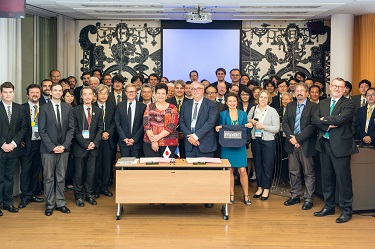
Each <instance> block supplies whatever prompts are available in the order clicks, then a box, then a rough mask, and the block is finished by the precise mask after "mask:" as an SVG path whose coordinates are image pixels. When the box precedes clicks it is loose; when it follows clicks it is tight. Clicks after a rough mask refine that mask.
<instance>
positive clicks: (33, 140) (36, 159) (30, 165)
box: [18, 84, 44, 208]
mask: <svg viewBox="0 0 375 249" xmlns="http://www.w3.org/2000/svg"><path fill="white" fill-rule="evenodd" d="M26 94H27V97H28V101H27V102H26V103H24V104H23V108H24V117H25V118H26V125H27V130H26V134H25V137H24V139H23V142H22V143H21V145H22V156H21V175H20V187H21V194H20V199H21V201H20V203H19V204H18V208H25V207H26V206H27V204H28V203H29V202H44V199H43V198H38V197H37V196H36V195H35V192H36V190H37V188H38V178H39V172H40V169H41V168H42V158H41V157H40V136H39V132H38V116H39V110H40V104H39V100H40V95H41V89H40V86H39V85H36V84H31V85H29V86H28V87H27V88H26Z"/></svg>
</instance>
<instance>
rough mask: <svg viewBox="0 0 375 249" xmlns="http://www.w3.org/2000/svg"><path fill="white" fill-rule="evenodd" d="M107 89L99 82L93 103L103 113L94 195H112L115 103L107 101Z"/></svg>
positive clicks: (115, 148)
mask: <svg viewBox="0 0 375 249" xmlns="http://www.w3.org/2000/svg"><path fill="white" fill-rule="evenodd" d="M108 94H109V89H108V87H107V86H106V85H104V84H100V85H99V86H98V87H97V88H96V95H97V102H95V103H94V104H93V105H95V106H98V107H99V109H100V110H101V112H102V115H103V133H102V141H101V142H100V147H99V154H98V157H97V158H96V163H95V181H94V185H95V191H94V193H95V197H96V198H97V197H99V194H103V195H105V196H108V197H112V196H113V194H112V193H111V192H110V191H109V190H108V186H109V181H110V177H111V170H112V166H113V164H114V161H113V160H112V158H113V157H112V153H113V151H115V150H117V147H116V143H115V141H114V138H113V134H114V132H115V129H116V124H115V109H116V105H114V104H113V103H111V102H109V101H108Z"/></svg>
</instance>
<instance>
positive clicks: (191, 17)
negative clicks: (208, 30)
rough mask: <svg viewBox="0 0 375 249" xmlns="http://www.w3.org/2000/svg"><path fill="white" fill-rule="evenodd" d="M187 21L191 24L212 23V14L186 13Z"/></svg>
mask: <svg viewBox="0 0 375 249" xmlns="http://www.w3.org/2000/svg"><path fill="white" fill-rule="evenodd" d="M186 21H187V22H190V23H210V22H212V14H211V13H203V12H198V13H194V12H190V13H186Z"/></svg>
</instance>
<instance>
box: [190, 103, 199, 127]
mask: <svg viewBox="0 0 375 249" xmlns="http://www.w3.org/2000/svg"><path fill="white" fill-rule="evenodd" d="M197 114H198V103H195V106H194V112H193V119H192V120H191V123H192V126H191V131H192V132H193V133H194V132H195V123H196V120H197Z"/></svg>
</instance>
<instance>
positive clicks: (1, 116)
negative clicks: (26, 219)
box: [0, 82, 26, 216]
mask: <svg viewBox="0 0 375 249" xmlns="http://www.w3.org/2000/svg"><path fill="white" fill-rule="evenodd" d="M0 92H1V95H2V101H0V146H1V149H0V203H2V204H3V209H4V210H8V211H9V212H11V213H17V212H18V208H15V207H14V206H13V183H14V180H13V175H14V172H15V170H16V167H17V165H18V160H19V157H20V156H21V140H22V139H23V137H24V136H25V132H26V121H25V118H24V115H23V114H24V113H23V107H22V106H21V105H19V104H16V103H14V102H13V98H14V86H13V84H12V83H10V82H4V83H3V84H2V85H1V86H0ZM2 215H3V213H2V212H1V210H0V216H2Z"/></svg>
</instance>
